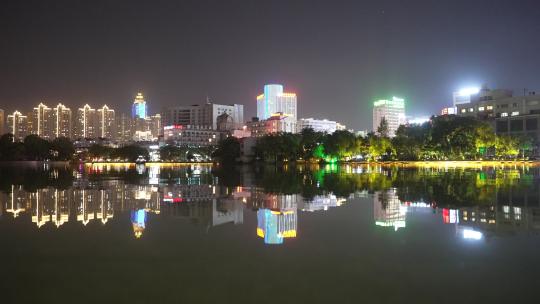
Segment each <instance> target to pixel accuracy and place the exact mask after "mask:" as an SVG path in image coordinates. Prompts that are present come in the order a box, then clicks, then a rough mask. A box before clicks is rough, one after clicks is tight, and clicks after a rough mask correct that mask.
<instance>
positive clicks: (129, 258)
mask: <svg viewBox="0 0 540 304" xmlns="http://www.w3.org/2000/svg"><path fill="white" fill-rule="evenodd" d="M539 186H540V168H539V167H536V166H529V165H520V166H505V167H502V166H500V167H482V166H480V165H479V166H476V167H471V168H453V167H452V166H435V167H429V166H426V167H399V166H380V165H373V166H367V165H342V166H338V165H326V166H318V165H316V166H313V165H309V166H302V165H298V166H284V167H275V166H258V167H253V166H244V167H232V168H220V167H212V166H210V165H184V166H144V165H138V166H135V165H131V166H130V165H125V166H124V165H80V166H75V167H70V166H64V167H62V166H60V167H55V166H51V165H46V164H45V165H34V166H22V165H17V166H1V167H0V244H1V248H2V249H1V250H0V258H1V261H2V271H1V274H2V282H1V285H0V286H1V287H0V288H1V291H2V298H1V299H2V300H1V302H2V303H81V302H84V303H86V302H88V303H90V302H93V303H109V302H118V303H164V302H178V303H179V302H182V303H361V302H363V303H434V302H437V303H456V302H457V303H524V302H535V301H534V299H535V298H536V292H537V289H536V288H537V287H538V286H540V236H539V233H540V187H539Z"/></svg>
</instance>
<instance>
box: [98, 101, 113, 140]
mask: <svg viewBox="0 0 540 304" xmlns="http://www.w3.org/2000/svg"><path fill="white" fill-rule="evenodd" d="M97 116H98V117H97V120H98V132H97V134H98V136H99V137H102V138H108V139H112V138H114V137H115V131H114V128H115V119H114V118H115V117H114V110H113V109H110V108H109V107H108V106H107V105H104V106H103V107H102V108H100V109H98V110H97Z"/></svg>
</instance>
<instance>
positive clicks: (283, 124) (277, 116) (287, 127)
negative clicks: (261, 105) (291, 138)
mask: <svg viewBox="0 0 540 304" xmlns="http://www.w3.org/2000/svg"><path fill="white" fill-rule="evenodd" d="M247 127H248V129H249V131H250V132H251V136H253V137H262V136H264V135H267V134H274V133H296V132H297V122H296V120H294V119H293V117H292V116H287V115H284V114H283V113H274V114H273V115H272V116H271V117H270V118H268V119H265V120H254V121H251V122H248V123H247Z"/></svg>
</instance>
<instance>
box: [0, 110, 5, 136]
mask: <svg viewBox="0 0 540 304" xmlns="http://www.w3.org/2000/svg"><path fill="white" fill-rule="evenodd" d="M4 119H5V117H4V110H2V109H0V135H2V134H4V125H5V120H4Z"/></svg>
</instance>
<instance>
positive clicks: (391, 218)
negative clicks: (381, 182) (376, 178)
mask: <svg viewBox="0 0 540 304" xmlns="http://www.w3.org/2000/svg"><path fill="white" fill-rule="evenodd" d="M373 219H374V220H375V225H377V226H381V227H392V228H393V229H394V230H395V231H397V230H398V229H400V228H405V226H406V219H407V206H403V205H402V204H401V201H400V200H399V198H398V195H397V189H395V188H392V189H389V190H383V191H379V192H378V193H375V195H374V196H373Z"/></svg>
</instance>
